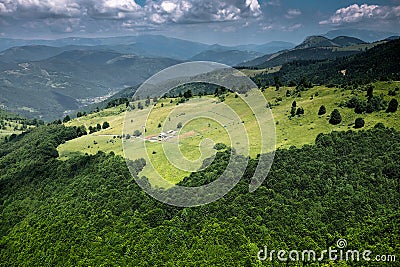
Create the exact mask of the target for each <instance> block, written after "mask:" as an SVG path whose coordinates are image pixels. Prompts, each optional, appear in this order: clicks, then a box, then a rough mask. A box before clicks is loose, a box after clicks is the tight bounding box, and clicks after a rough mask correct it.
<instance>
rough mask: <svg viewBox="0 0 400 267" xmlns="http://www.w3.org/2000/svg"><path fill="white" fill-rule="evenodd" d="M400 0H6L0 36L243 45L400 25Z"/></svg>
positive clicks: (0, 1)
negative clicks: (156, 38) (147, 37)
mask: <svg viewBox="0 0 400 267" xmlns="http://www.w3.org/2000/svg"><path fill="white" fill-rule="evenodd" d="M399 26H400V0H387V1H385V0H375V1H369V0H364V1H354V0H353V1H345V0H333V1H331V0H326V1H323V0H301V1H300V0H220V1H218V0H136V1H134V0H0V36H2V37H14V38H15V37H18V38H39V37H40V38H47V39H52V38H60V37H68V36H86V37H94V36H116V35H135V34H141V33H153V34H163V35H168V36H173V37H178V38H183V39H188V40H194V41H201V42H205V43H220V44H245V43H263V42H267V41H272V40H284V41H291V42H295V43H298V42H300V41H302V40H303V39H304V38H305V37H306V36H309V35H315V34H322V33H326V32H327V31H329V30H333V29H343V28H354V29H368V30H379V31H388V32H395V33H398V32H399V30H398V29H399V28H400V27H399Z"/></svg>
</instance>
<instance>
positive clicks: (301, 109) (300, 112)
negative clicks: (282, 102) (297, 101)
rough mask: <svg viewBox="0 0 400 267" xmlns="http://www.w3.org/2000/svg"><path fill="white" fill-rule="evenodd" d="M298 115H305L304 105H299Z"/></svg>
mask: <svg viewBox="0 0 400 267" xmlns="http://www.w3.org/2000/svg"><path fill="white" fill-rule="evenodd" d="M296 115H297V116H300V115H304V109H303V108H302V107H299V108H298V109H297V111H296Z"/></svg>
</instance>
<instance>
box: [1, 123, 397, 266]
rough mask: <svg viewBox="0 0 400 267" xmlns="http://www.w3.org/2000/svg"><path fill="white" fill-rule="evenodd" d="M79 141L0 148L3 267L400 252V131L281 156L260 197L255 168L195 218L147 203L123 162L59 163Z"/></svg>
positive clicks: (70, 131) (333, 137)
mask: <svg viewBox="0 0 400 267" xmlns="http://www.w3.org/2000/svg"><path fill="white" fill-rule="evenodd" d="M74 136H76V129H74V128H65V127H64V126H61V125H50V126H41V127H39V128H37V129H35V130H32V131H31V132H29V133H27V134H25V135H24V136H21V137H18V138H16V139H14V140H12V141H9V142H7V143H3V144H1V145H0V154H1V158H0V168H1V170H2V171H1V173H0V262H1V265H2V266H45V265H52V266H67V265H71V266H88V265H91V266H100V265H111V266H115V265H124V266H125V265H126V266H259V265H260V264H261V262H260V261H259V260H258V259H257V253H258V251H259V250H260V249H262V248H263V247H264V246H268V248H271V249H272V248H273V249H297V250H304V249H315V250H317V251H321V250H323V249H327V248H328V247H335V246H336V241H337V240H338V239H339V238H346V239H347V241H348V244H349V247H351V248H354V249H359V250H363V249H370V250H371V251H372V252H373V255H376V254H383V253H386V254H397V255H399V253H400V248H399V244H398V237H399V235H400V232H399V228H398V225H399V223H400V220H399V218H400V214H399V199H400V193H399V181H400V172H399V171H398V170H399V169H398V168H397V166H398V162H399V161H400V153H399V151H400V133H399V132H398V131H395V130H393V129H385V128H384V127H383V126H382V125H377V126H376V127H375V129H373V130H369V131H361V132H357V133H355V132H351V131H349V132H340V133H339V132H333V133H332V134H328V135H320V136H318V138H317V140H316V144H315V145H307V146H304V147H303V148H301V149H296V148H292V149H288V150H279V151H277V153H276V158H275V161H274V164H273V167H272V170H271V172H270V174H269V176H268V177H267V179H266V180H265V182H264V184H263V185H262V186H261V187H260V188H259V189H258V190H257V191H256V192H255V193H253V194H250V193H248V183H249V181H250V178H251V176H252V173H253V172H254V169H255V166H256V165H257V164H256V163H257V160H251V162H250V164H249V167H248V170H247V171H246V174H245V177H244V178H243V179H242V180H241V182H240V183H239V184H238V185H237V186H236V187H235V189H234V190H232V191H231V192H230V193H229V194H228V195H226V196H225V197H224V198H222V199H220V200H219V201H217V202H215V203H212V204H209V205H206V206H201V207H197V208H185V209H182V208H174V207H171V206H167V205H164V204H161V203H159V202H157V201H155V200H154V199H152V198H151V197H149V196H147V195H146V194H145V193H144V192H143V191H142V190H141V189H139V188H138V186H137V185H136V183H135V182H134V180H133V179H132V177H130V175H129V172H128V170H127V167H126V164H125V161H124V160H123V159H122V158H121V157H118V156H114V155H112V154H109V155H106V154H104V153H99V154H97V155H92V156H87V155H82V156H78V157H74V158H71V159H69V160H66V161H60V160H58V159H57V152H56V150H55V148H56V146H57V145H58V144H60V143H62V142H64V141H65V140H68V139H70V138H74ZM228 158H229V156H228V154H226V153H224V152H221V153H218V155H217V160H216V161H215V162H214V163H213V164H212V165H211V166H210V167H209V168H207V169H206V170H204V171H202V172H199V173H197V174H193V175H191V176H190V177H189V178H187V179H186V180H185V181H184V182H183V184H187V185H198V184H203V183H204V182H206V181H208V180H209V179H212V178H213V177H217V175H218V174H219V173H221V172H222V171H223V170H224V167H225V166H226V164H227V161H228ZM142 165H143V162H141V161H137V162H135V163H134V166H135V167H136V169H137V170H140V169H141V167H142ZM324 263H327V262H324ZM265 264H266V263H265ZM358 264H360V263H359V262H358V263H357V262H347V263H346V262H342V263H341V265H340V266H359V265H358ZM286 265H287V263H279V262H276V263H274V266H286Z"/></svg>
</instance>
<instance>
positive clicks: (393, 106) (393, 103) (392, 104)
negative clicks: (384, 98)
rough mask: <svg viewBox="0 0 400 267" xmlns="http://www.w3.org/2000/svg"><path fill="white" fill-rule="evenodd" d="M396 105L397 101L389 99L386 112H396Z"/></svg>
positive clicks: (397, 105) (397, 104)
mask: <svg viewBox="0 0 400 267" xmlns="http://www.w3.org/2000/svg"><path fill="white" fill-rule="evenodd" d="M398 107H399V102H398V101H397V100H396V99H394V98H393V99H392V100H390V102H389V106H388V108H387V110H386V112H396V111H397V109H398Z"/></svg>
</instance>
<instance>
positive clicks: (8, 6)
mask: <svg viewBox="0 0 400 267" xmlns="http://www.w3.org/2000/svg"><path fill="white" fill-rule="evenodd" d="M80 13H81V6H80V4H79V3H78V1H76V0H40V1H39V0H0V17H7V16H13V17H14V18H18V19H23V18H27V19H29V18H47V17H56V18H57V17H58V18H68V17H75V16H78V15H79V14H80Z"/></svg>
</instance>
